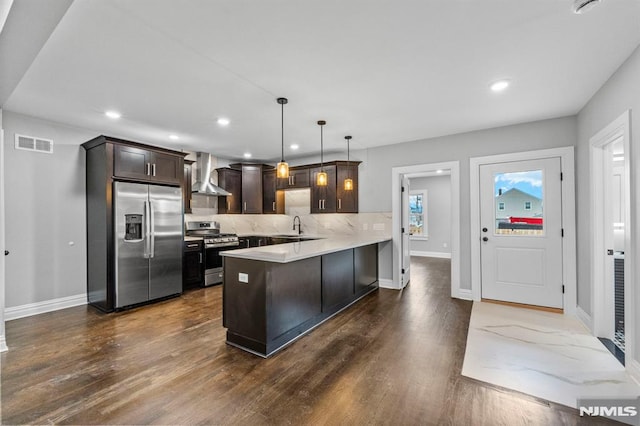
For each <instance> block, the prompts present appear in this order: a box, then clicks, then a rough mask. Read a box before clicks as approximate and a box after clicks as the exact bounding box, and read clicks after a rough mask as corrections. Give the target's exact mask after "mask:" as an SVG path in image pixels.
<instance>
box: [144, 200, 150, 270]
mask: <svg viewBox="0 0 640 426" xmlns="http://www.w3.org/2000/svg"><path fill="white" fill-rule="evenodd" d="M148 203H149V202H148V201H145V202H144V253H143V256H144V258H145V259H148V258H149V237H150V235H149V234H151V224H150V222H149V205H148Z"/></svg>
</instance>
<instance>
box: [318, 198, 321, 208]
mask: <svg viewBox="0 0 640 426" xmlns="http://www.w3.org/2000/svg"><path fill="white" fill-rule="evenodd" d="M318 210H322V200H318Z"/></svg>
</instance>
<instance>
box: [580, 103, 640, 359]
mask: <svg viewBox="0 0 640 426" xmlns="http://www.w3.org/2000/svg"><path fill="white" fill-rule="evenodd" d="M629 123H630V111H629V110H627V111H625V112H624V113H623V114H622V115H621V116H619V117H618V118H616V119H615V120H614V121H613V122H612V123H610V124H609V125H608V126H606V127H605V128H604V129H602V130H600V131H599V132H598V133H596V134H595V135H593V136H592V137H591V138H590V139H589V157H590V160H591V188H590V190H591V194H590V195H591V224H592V227H591V228H592V229H591V231H592V232H591V253H590V255H591V259H590V263H591V321H592V324H591V325H592V331H593V334H594V335H595V336H599V337H610V336H608V335H607V334H608V333H607V332H606V331H605V330H606V329H607V328H608V325H607V324H606V321H607V320H608V319H609V318H610V317H611V312H610V311H611V307H609V306H607V300H609V301H611V297H606V296H605V291H607V288H608V286H607V284H606V280H607V279H610V278H607V277H606V276H605V272H606V269H607V268H606V267H605V252H606V250H607V249H608V248H610V247H606V238H605V235H604V229H603V227H604V221H605V217H606V212H605V207H604V199H605V194H604V188H603V187H602V182H603V179H604V174H605V173H606V170H605V169H606V167H605V163H604V160H605V154H606V153H605V150H606V147H607V145H609V144H610V143H611V142H614V141H615V140H617V139H620V138H622V143H623V145H624V177H623V179H624V194H623V195H624V200H625V209H624V213H623V214H624V223H625V232H624V252H625V262H624V327H625V333H624V334H625V354H626V355H627V356H626V359H627V360H629V361H631V360H633V359H634V356H633V355H634V354H635V351H634V350H635V346H634V343H635V342H634V338H635V334H634V333H635V323H634V320H633V318H635V303H633V301H634V288H633V285H632V284H633V283H634V282H635V278H634V277H635V270H634V265H633V264H634V258H633V257H632V256H633V253H634V251H633V248H632V245H631V244H632V241H633V240H632V238H631V234H632V233H633V232H634V226H633V225H634V224H633V221H632V217H633V216H632V212H631V210H632V209H633V208H634V207H633V205H632V203H631V137H630V136H631V134H630V124H629ZM609 296H611V295H609ZM609 325H611V324H609ZM630 364H631V363H630V362H627V363H626V365H627V366H629V365H630Z"/></svg>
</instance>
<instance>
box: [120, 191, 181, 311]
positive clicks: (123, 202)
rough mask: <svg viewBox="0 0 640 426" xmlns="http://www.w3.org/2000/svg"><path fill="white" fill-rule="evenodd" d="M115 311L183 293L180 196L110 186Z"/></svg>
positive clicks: (178, 194)
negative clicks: (112, 213)
mask: <svg viewBox="0 0 640 426" xmlns="http://www.w3.org/2000/svg"><path fill="white" fill-rule="evenodd" d="M114 191H115V193H114V197H113V199H114V208H113V212H114V215H115V218H114V225H115V226H114V234H115V235H114V244H115V261H116V265H115V308H116V309H117V308H122V307H125V306H130V305H135V304H138V303H143V302H146V301H149V300H154V299H159V298H162V297H166V296H171V295H174V294H178V293H181V292H182V240H183V237H182V235H183V233H182V226H183V225H182V191H181V189H180V188H179V187H170V186H160V185H147V184H141V183H128V182H115V183H114Z"/></svg>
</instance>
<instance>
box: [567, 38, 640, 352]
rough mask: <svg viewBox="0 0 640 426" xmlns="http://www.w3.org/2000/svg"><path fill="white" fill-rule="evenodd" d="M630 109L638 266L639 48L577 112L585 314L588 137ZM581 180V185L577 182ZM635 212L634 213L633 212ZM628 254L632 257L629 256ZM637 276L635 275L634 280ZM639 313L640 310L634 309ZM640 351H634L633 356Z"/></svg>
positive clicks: (639, 337) (638, 260)
mask: <svg viewBox="0 0 640 426" xmlns="http://www.w3.org/2000/svg"><path fill="white" fill-rule="evenodd" d="M628 109H631V110H632V113H631V152H630V153H625V154H626V155H627V154H628V155H630V161H631V165H630V170H631V208H632V216H633V217H632V220H633V221H634V223H635V225H636V232H635V235H632V238H633V242H632V244H635V253H631V254H627V259H626V260H627V261H629V262H632V264H634V265H640V253H638V248H640V234H639V232H638V230H637V227H638V225H639V224H640V208H638V203H639V200H640V169H639V167H640V131H639V129H640V48H638V49H636V50H635V52H634V53H633V54H632V55H631V56H630V57H629V58H628V59H627V61H626V62H625V63H624V64H623V65H622V66H621V67H620V68H619V69H618V70H617V71H616V72H615V73H614V74H613V75H612V76H611V78H610V79H609V80H608V81H607V82H606V83H605V84H604V85H603V86H602V87H601V88H600V90H598V92H596V94H595V95H594V96H593V97H592V98H591V100H590V101H589V102H588V103H587V104H586V105H585V107H584V108H583V109H582V111H580V113H579V114H578V148H577V155H576V159H577V161H576V163H577V165H576V170H577V182H579V184H578V192H577V211H578V212H579V213H578V236H579V237H580V236H584V238H585V240H582V241H580V240H579V241H578V284H579V285H578V305H579V306H580V307H581V308H582V309H583V310H584V311H585V312H587V313H588V314H592V312H591V286H590V282H591V270H590V267H589V265H590V254H591V253H590V247H591V246H590V244H589V240H588V238H589V234H590V232H591V230H592V228H593V226H592V224H591V216H590V208H591V206H590V203H591V200H590V190H589V180H590V170H589V167H590V166H589V139H590V138H591V137H592V136H593V135H594V134H596V133H597V132H598V131H600V130H601V129H602V128H604V127H606V126H607V125H608V124H609V123H611V122H612V121H613V120H615V119H616V118H618V117H619V116H620V115H621V114H622V113H624V112H625V111H626V110H628ZM580 183H583V184H580ZM634 211H635V214H634ZM629 255H631V256H633V257H630V256H629ZM637 279H638V277H637V276H636V280H637ZM635 296H636V301H635V306H640V292H636V295H635ZM636 314H637V315H640V309H636ZM634 323H635V324H636V337H635V339H636V340H635V341H636V342H640V318H638V317H636V320H635V321H634ZM638 354H640V351H636V359H638V360H640V357H639V356H638Z"/></svg>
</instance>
